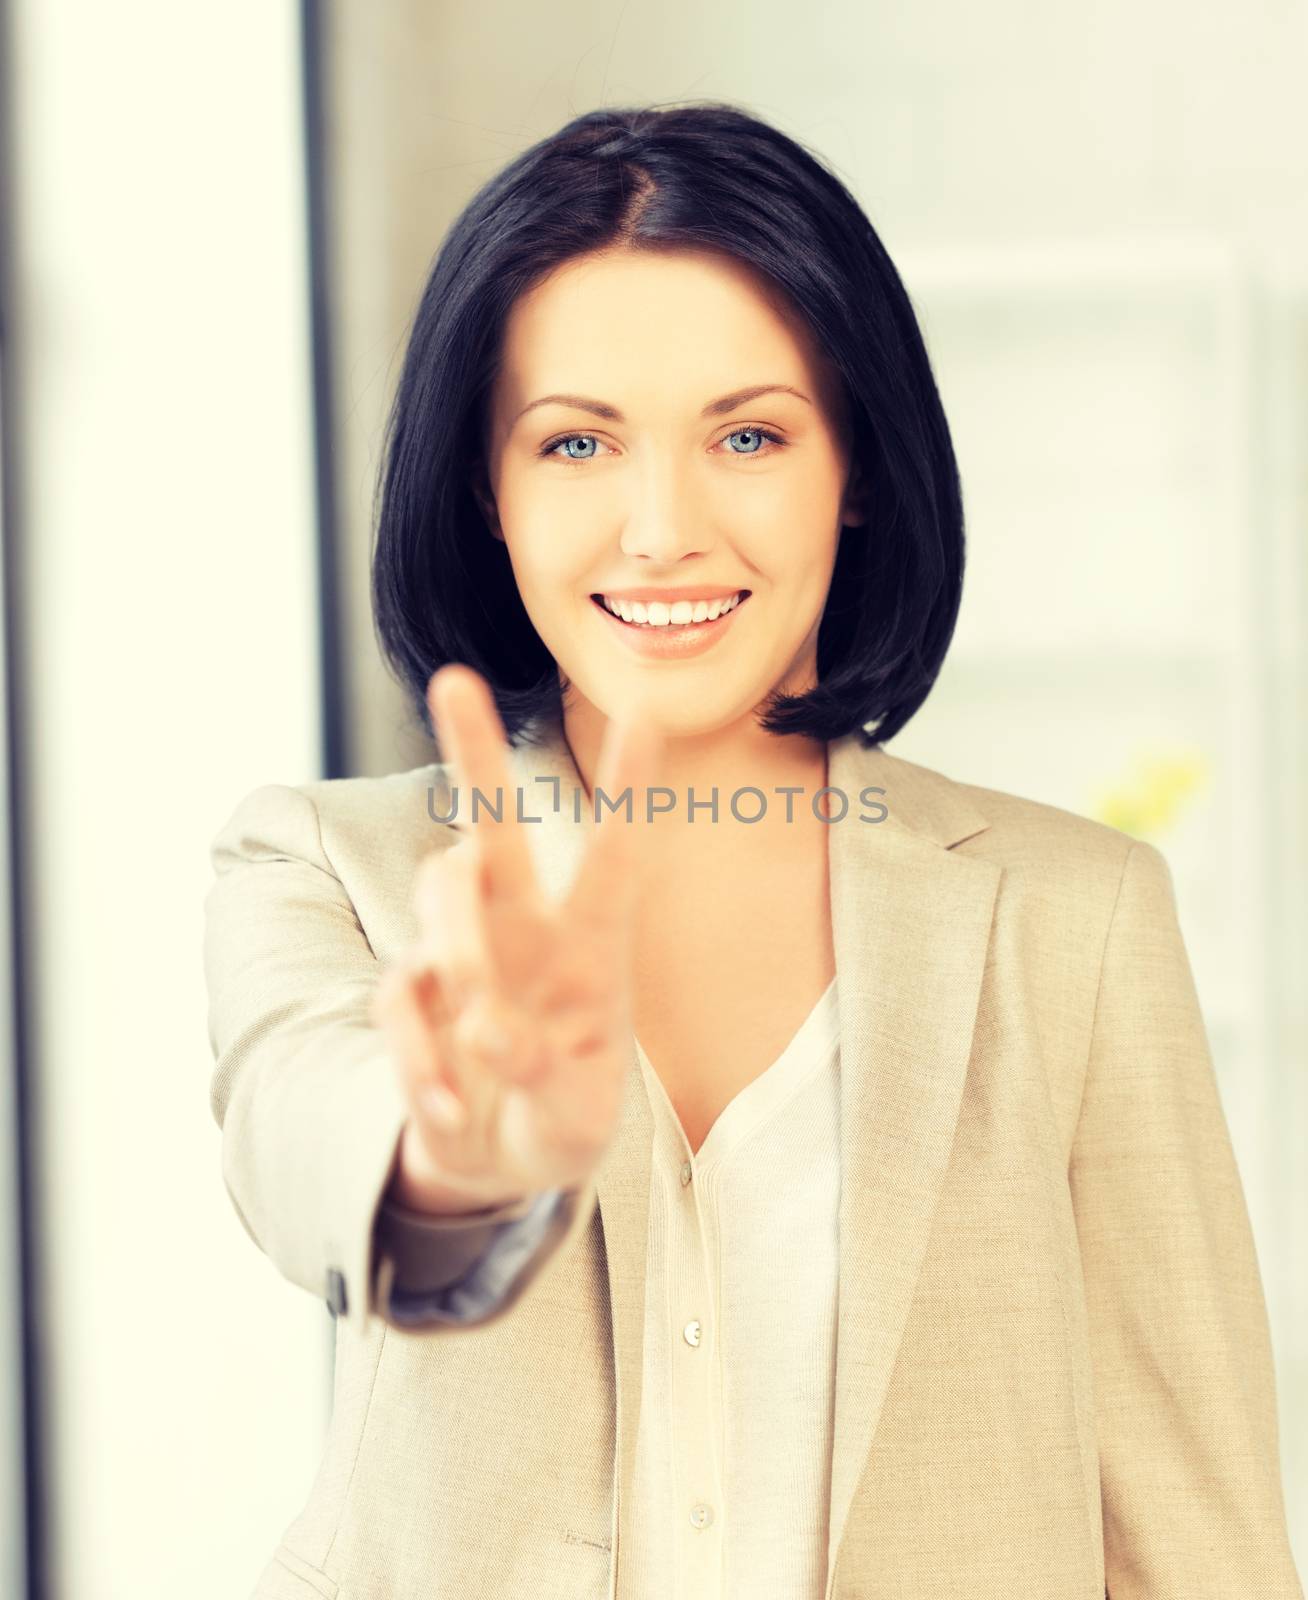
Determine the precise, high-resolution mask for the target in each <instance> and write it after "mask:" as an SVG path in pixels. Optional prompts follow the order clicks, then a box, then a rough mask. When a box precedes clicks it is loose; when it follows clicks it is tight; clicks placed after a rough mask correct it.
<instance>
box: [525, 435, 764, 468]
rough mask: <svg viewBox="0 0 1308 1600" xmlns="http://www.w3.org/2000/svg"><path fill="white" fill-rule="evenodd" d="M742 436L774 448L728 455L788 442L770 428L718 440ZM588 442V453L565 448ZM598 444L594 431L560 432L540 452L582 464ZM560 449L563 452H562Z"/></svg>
mask: <svg viewBox="0 0 1308 1600" xmlns="http://www.w3.org/2000/svg"><path fill="white" fill-rule="evenodd" d="M741 437H746V438H752V439H757V440H759V441H763V440H766V441H767V443H768V444H769V445H770V446H771V447H772V448H771V449H767V450H765V449H764V448H763V447H762V443H760V444H759V445H758V446H757V447H756V448H755V449H752V450H728V451H727V454H728V455H732V456H762V455H771V454H772V453H773V450H779V449H784V448H785V443H786V441H785V440H784V439H783V438H782V437H781V436H780V434H777V433H773V431H772V430H771V429H770V428H733V429H732V430H731V432H730V433H728V434H724V435H723V437H722V439H720V440H719V441H718V442H719V443H720V444H725V443H726V441H727V440H728V439H739V438H741ZM586 443H589V444H591V445H592V446H594V447H595V448H593V449H592V450H591V451H590V452H589V453H588V454H586V455H579V456H574V455H572V454H570V453H568V452H567V451H566V450H564V448H563V447H564V446H565V445H571V444H586ZM598 446H599V440H598V439H597V438H596V437H595V435H594V434H593V433H564V434H560V435H559V436H558V437H557V438H555V439H551V440H550V441H549V443H548V444H546V445H543V446H542V447H541V449H540V450H539V452H538V454H539V455H540V456H541V457H547V456H553V457H554V458H555V459H556V460H558V461H566V462H568V463H570V464H572V465H580V464H581V463H582V462H583V461H593V460H594V459H595V456H596V454H597V451H598ZM560 451H562V452H563V453H562V454H560Z"/></svg>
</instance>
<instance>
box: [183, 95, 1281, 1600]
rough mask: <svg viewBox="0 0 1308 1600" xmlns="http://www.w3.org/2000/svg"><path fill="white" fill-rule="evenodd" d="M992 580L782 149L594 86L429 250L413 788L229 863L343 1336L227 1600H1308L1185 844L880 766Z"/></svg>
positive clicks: (241, 1045)
mask: <svg viewBox="0 0 1308 1600" xmlns="http://www.w3.org/2000/svg"><path fill="white" fill-rule="evenodd" d="M962 565H963V527H962V512H961V502H960V493H959V485H958V479H957V472H956V467H955V462H954V456H953V453H952V450H951V446H950V439H949V432H948V428H947V426H946V422H945V418H944V416H943V414H942V410H941V406H940V402H939V398H938V395H937V392H936V388H935V385H934V383H933V380H932V375H931V370H930V366H929V363H928V360H927V356H926V353H925V350H924V348H923V344H922V340H921V337H920V334H919V330H918V327H917V325H916V321H915V318H914V315H913V312H912V308H911V306H910V304H909V301H908V298H907V296H906V295H905V292H904V290H903V287H902V286H901V284H900V281H899V279H898V277H897V275H896V273H895V270H894V268H893V266H892V265H891V263H890V261H889V260H888V258H887V256H886V253H885V251H884V249H883V248H882V246H881V243H880V241H879V240H878V238H877V236H876V234H875V232H874V231H873V229H872V227H871V225H870V224H869V222H868V220H867V218H866V217H865V216H864V215H863V213H862V212H861V210H860V209H859V207H858V205H857V203H856V202H855V200H854V199H853V197H852V196H851V195H850V194H849V193H848V191H847V190H846V189H845V188H844V187H843V186H842V185H841V184H840V183H839V182H838V181H837V179H836V178H835V177H834V176H833V175H832V174H831V173H830V172H829V171H828V170H827V169H826V168H825V167H824V166H823V165H822V164H821V163H820V162H819V161H817V160H816V159H814V158H813V157H812V156H811V155H810V154H809V153H807V152H806V151H805V150H804V149H802V148H801V147H800V146H798V145H797V144H795V143H794V142H793V141H792V140H790V139H788V138H786V137H785V136H784V135H782V134H780V133H779V132H777V131H776V130H775V129H772V128H770V127H768V126H767V125H766V124H764V123H762V122H759V121H757V120H755V119H753V118H751V117H749V116H746V115H745V114H743V113H741V112H739V111H737V110H735V109H732V108H730V107H727V106H722V105H717V104H710V105H696V106H690V107H685V108H672V109H662V110H632V111H602V112H595V113H591V114H588V115H586V116H583V117H579V118H577V119H576V120H575V121H573V122H571V123H569V124H568V126H567V127H565V128H563V129H562V130H561V131H560V132H559V133H558V134H556V135H555V136H554V137H552V138H550V139H547V140H545V141H543V142H542V143H540V144H539V145H537V146H535V147H534V148H532V149H531V150H529V151H527V152H526V153H525V154H524V155H523V156H521V157H520V158H519V159H518V160H516V161H515V162H513V163H512V165H510V166H509V167H508V168H507V169H506V170H505V171H503V172H502V173H500V174H499V175H498V176H497V177H496V178H495V179H494V180H493V181H492V182H491V183H489V184H488V185H487V186H486V187H485V188H484V189H483V190H482V191H481V192H480V193H479V194H478V195H477V196H476V197H475V198H474V199H473V201H472V202H471V204H470V205H469V206H468V208H467V209H466V210H465V212H464V213H463V215H462V216H461V217H460V218H459V219H458V221H457V222H456V224H455V226H454V227H453V229H452V230H451V232H450V234H449V236H448V238H447V239H446V240H445V242H444V245H443V248H442V249H441V252H440V254H439V256H438V258H437V260H436V263H435V266H434V268H433V271H432V273H431V277H430V280H429V282H428V284H427V288H426V292H425V294H424V296H423V299H422V303H421V306H420V309H419V311H418V315H417V319H416V323H415V326H414V329H413V333H412V337H411V340H410V343H409V347H408V353H407V358H406V362H405V366H404V371H403V375H402V378H401V381H400V384H399V388H398V392H397V396H396V399H395V403H394V410H393V414H392V418H391V426H390V429H389V434H388V447H387V457H386V466H385V472H384V479H383V484H382V496H381V504H380V520H379V530H378V538H377V545H376V552H375V565H374V579H375V583H374V597H375V606H376V615H377V620H378V626H379V631H380V635H381V639H382V642H383V644H384V646H385V648H386V651H387V653H388V656H389V658H390V660H391V661H392V663H393V664H394V667H395V669H396V671H397V673H398V674H399V676H400V677H401V679H402V681H403V682H404V683H405V684H406V685H407V686H408V688H409V690H410V691H411V694H412V698H413V702H414V705H415V708H417V709H419V710H420V711H423V712H429V713H430V715H431V719H432V727H433V731H434V733H435V735H436V737H437V739H438V741H439V748H440V751H441V753H442V756H443V759H442V760H441V761H439V762H435V763H433V764H431V765H429V766H424V767H421V768H418V769H416V770H414V771H413V772H407V773H396V774H393V775H391V776H389V777H386V778H382V779H349V780H337V781H323V782H317V783H306V784H303V785H300V786H299V787H294V788H292V787H285V786H279V785H267V786H264V787H263V788H260V789H258V790H256V791H255V792H254V793H253V794H251V795H249V796H247V797H246V799H245V800H244V801H242V803H241V805H240V806H239V807H238V808H237V810H236V812H235V813H234V815H233V816H232V818H231V820H230V821H229V822H228V823H227V825H226V826H225V828H224V829H223V830H222V832H221V833H220V835H219V836H218V838H217V839H216V840H215V843H214V863H215V868H216V872H217V876H216V880H215V883H214V885H213V888H212V890H211V892H210V897H209V901H208V906H207V916H208V921H207V935H206V938H207V943H206V959H207V972H208V979H209V984H210V996H211V1010H210V1023H211V1036H212V1040H213V1046H214V1052H215V1058H216V1069H215V1075H214V1081H213V1105H214V1110H215V1114H216V1116H217V1119H218V1121H219V1123H220V1125H221V1126H222V1128H223V1172H224V1176H225V1179H226V1183H227V1186H228V1188H229V1190H230V1193H231V1195H232V1198H233V1201H234V1203H235V1205H236V1207H237V1210H238V1212H239V1214H240V1216H241V1219H242V1221H243V1222H244V1224H245V1226H246V1228H247V1230H248V1231H249V1232H250V1234H251V1236H252V1238H253V1239H254V1240H255V1242H256V1243H257V1244H258V1245H259V1246H260V1247H261V1249H263V1250H264V1251H265V1252H266V1253H267V1254H268V1255H269V1257H270V1258H271V1259H272V1261H273V1262H274V1263H275V1264H276V1266H277V1267H278V1268H279V1270H280V1271H281V1272H282V1273H283V1274H284V1275H285V1276H286V1277H287V1278H288V1279H290V1280H291V1281H292V1282H294V1283H297V1284H299V1285H301V1286H302V1287H304V1288H306V1289H308V1290H310V1291H311V1292H312V1293H314V1294H316V1295H321V1296H324V1297H325V1298H326V1299H327V1301H328V1303H329V1304H330V1306H331V1307H332V1310H333V1311H334V1313H335V1314H336V1316H337V1376H336V1393H335V1406H334V1411H333V1417H332V1425H331V1432H330V1437H329V1440H328V1444H327V1448H326V1452H325V1455H324V1458H323V1462H322V1466H321V1469H320V1471H319V1474H318V1476H317V1479H316V1481H315V1483H314V1485H313V1489H312V1493H311V1494H310V1496H309V1499H308V1502H307V1504H306V1505H305V1508H304V1510H303V1511H302V1513H301V1514H300V1516H299V1517H297V1518H296V1520H295V1521H294V1523H293V1524H292V1525H291V1527H290V1528H289V1529H288V1530H287V1531H286V1534H285V1536H284V1539H283V1541H282V1543H281V1545H280V1547H279V1548H278V1549H277V1551H276V1552H275V1554H274V1556H273V1558H272V1560H271V1561H270V1562H269V1564H268V1566H267V1568H266V1570H265V1571H264V1573H263V1575H262V1577H261V1578H260V1580H259V1584H258V1587H257V1588H256V1590H255V1594H256V1596H257V1597H262V1600H290V1597H302V1600H309V1597H311V1596H319V1597H322V1596H327V1597H328V1600H330V1597H332V1596H338V1595H339V1596H340V1597H341V1600H346V1597H348V1600H392V1597H394V1600H398V1597H400V1596H409V1595H417V1594H423V1595H451V1596H453V1595H474V1594H476V1595H481V1594H487V1595H489V1594H494V1595H496V1596H500V1595H504V1596H515V1597H516V1596H524V1597H528V1596H529V1597H531V1600H547V1597H553V1596H557V1597H559V1600H563V1597H565V1596H566V1597H567V1600H577V1597H580V1596H595V1597H597V1600H598V1597H602V1596H614V1597H617V1596H621V1597H624V1600H637V1597H639V1600H647V1597H651V1596H656V1595H657V1596H659V1597H660V1600H662V1597H669V1600H675V1597H678V1596H691V1595H693V1596H696V1597H698V1596H708V1595H713V1596H715V1597H716V1596H722V1597H727V1596H730V1597H731V1600H736V1597H744V1596H747V1597H749V1600H772V1597H776V1600H781V1597H785V1600H798V1597H801V1596H803V1597H811V1600H837V1597H839V1600H854V1597H859V1600H870V1597H873V1596H887V1597H888V1596H891V1595H893V1596H896V1597H907V1596H913V1597H921V1600H934V1597H941V1600H943V1597H945V1596H954V1595H959V1594H967V1595H968V1596H969V1597H972V1600H980V1597H994V1600H1000V1597H1001V1596H1002V1597H1004V1600H1010V1597H1011V1596H1013V1595H1015V1594H1031V1595H1039V1596H1041V1600H1059V1597H1067V1600H1071V1597H1073V1596H1076V1597H1077V1600H1084V1597H1087V1596H1091V1595H1097V1594H1099V1593H1100V1592H1101V1591H1102V1592H1104V1593H1105V1594H1110V1595H1112V1596H1114V1600H1125V1597H1127V1596H1131V1597H1140V1600H1143V1597H1146V1596H1160V1597H1161V1596H1162V1595H1165V1594H1167V1595H1171V1594H1182V1593H1184V1594H1187V1595H1194V1596H1198V1595H1201V1594H1202V1595H1212V1596H1214V1597H1216V1596H1218V1595H1221V1596H1222V1597H1223V1600H1225V1597H1227V1596H1230V1595H1234V1594H1253V1593H1258V1594H1259V1595H1261V1596H1266V1597H1269V1600H1270V1597H1277V1600H1291V1597H1301V1595H1302V1591H1301V1588H1300V1586H1299V1583H1298V1579H1297V1575H1296V1573H1295V1570H1294V1564H1293V1560H1292V1557H1291V1554H1290V1549H1289V1543H1288V1537H1287V1532H1286V1526H1285V1516H1284V1506H1283V1501H1282V1494H1281V1487H1280V1469H1279V1456H1278V1440H1277V1425H1276V1409H1275V1399H1274V1381H1273V1372H1272V1362H1271V1351H1270V1342H1269V1337H1268V1328H1267V1321H1266V1313H1265V1309H1264V1302H1263V1297H1262V1288H1261V1283H1260V1279H1259V1273H1258V1268H1257V1264H1256V1257H1255V1252H1254V1246H1253V1240H1252V1238H1251V1234H1250V1229H1249V1222H1248V1217H1247V1213H1246V1209H1245V1204H1244V1198H1243V1193H1242V1189H1241V1184H1240V1179H1239V1176H1238V1173H1237V1170H1236V1166H1235V1162H1234V1158H1233V1154H1232V1149H1231V1144H1230V1140H1229V1136H1228V1133H1227V1128H1226V1124H1225V1121H1224V1118H1223V1113H1222V1109H1221V1104H1220V1101H1219V1097H1218V1092H1217V1085H1216V1080H1215V1076H1214V1072H1213V1066H1212V1061H1211V1057H1210V1054H1209V1051H1208V1046H1207V1041H1206V1039H1205V1035H1204V1029H1203V1023H1202V1019H1201V1015H1200V1010H1199V1005H1198V1001H1197V997H1196V995H1195V991H1194V986H1193V981H1192V978H1191V973H1190V968H1189V965H1188V961H1187V957H1186V953H1185V948H1184V944H1183V941H1182V937H1181V933H1180V930H1179V928H1178V925H1177V918H1176V907H1175V900H1174V896H1173V891H1172V885H1171V879H1170V874H1169V871H1168V868H1167V865H1166V863H1165V860H1164V858H1163V857H1162V856H1161V855H1160V854H1159V852H1158V851H1157V850H1156V849H1155V848H1154V847H1152V846H1150V845H1149V844H1147V843H1144V842H1140V841H1134V840H1132V839H1130V838H1128V837H1127V836H1125V835H1124V834H1122V833H1120V832H1118V831H1116V830H1114V829H1112V828H1108V827H1105V826H1102V825H1100V824H1097V823H1095V822H1092V821H1089V820H1087V819H1085V818H1082V817H1078V816H1074V815H1072V814H1070V813H1067V812H1064V811H1061V810H1058V809H1057V808H1054V807H1051V806H1047V805H1043V804H1039V803H1037V802H1035V801H1032V800H1027V799H1024V798H1021V797H1018V796H1015V795H1011V794H1006V793H1003V792H999V791H994V790H986V789H980V788H977V787H975V786H972V785H968V784H964V783H960V782H957V781H954V780H951V779H950V778H947V777H946V776H944V775H943V774H941V773H938V772H934V771H932V770H930V769H928V768H925V767H922V766H919V765H916V764H914V763H911V762H908V761H904V760H901V759H899V758H896V757H894V756H892V755H890V754H889V753H888V752H887V751H885V749H884V748H883V744H884V741H885V740H886V739H888V738H890V737H891V736H892V735H893V734H894V733H895V732H897V731H898V730H899V729H901V728H902V727H903V726H904V725H905V723H906V722H907V721H908V720H909V719H910V717H911V716H912V715H913V714H914V712H915V711H916V710H917V709H918V707H919V706H920V705H921V704H922V703H923V701H924V699H925V698H926V696H927V694H928V692H929V690H930V687H931V684H932V683H933V681H934V679H935V677H936V674H937V673H938V671H939V668H940V665H941V662H942V660H943V657H944V654H945V651H946V648H947V646H948V642H949V639H950V636H951V633H952V630H953V626H954V620H955V616H956V613H957V609H958V604H959V597H960V586H961V575H962ZM483 802H488V803H489V804H488V805H487V804H485V803H483Z"/></svg>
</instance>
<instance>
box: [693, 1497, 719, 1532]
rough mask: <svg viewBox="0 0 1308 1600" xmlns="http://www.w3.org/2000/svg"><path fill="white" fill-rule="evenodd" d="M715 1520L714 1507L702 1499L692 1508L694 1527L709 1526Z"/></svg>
mask: <svg viewBox="0 0 1308 1600" xmlns="http://www.w3.org/2000/svg"><path fill="white" fill-rule="evenodd" d="M712 1521H713V1507H712V1506H710V1505H705V1504H704V1502H703V1501H702V1500H701V1501H700V1502H699V1503H698V1505H693V1506H691V1508H690V1525H691V1527H692V1528H707V1527H708V1525H709V1523H710V1522H712Z"/></svg>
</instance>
